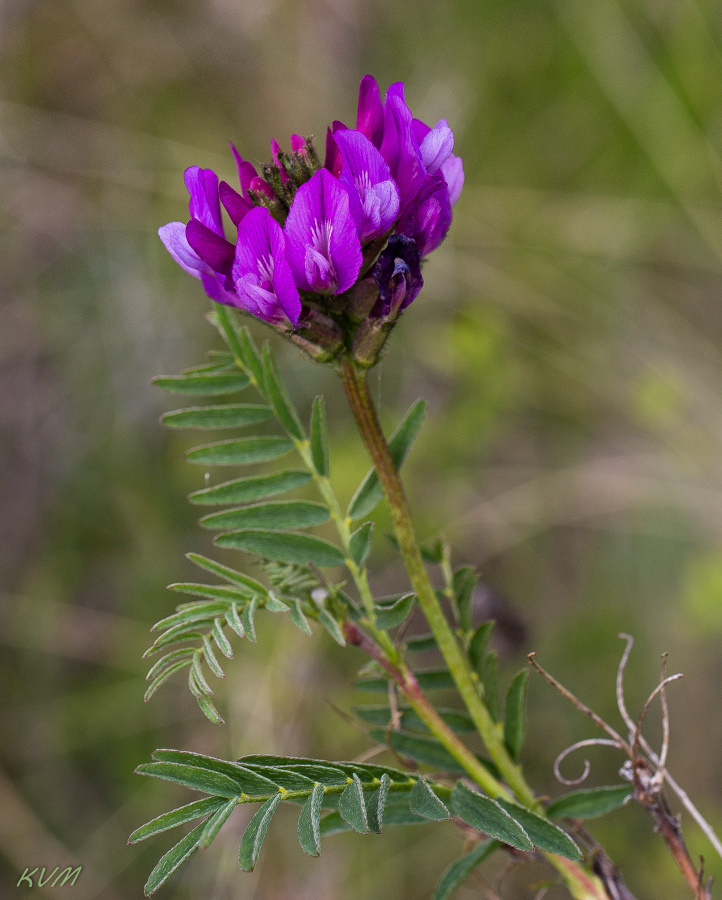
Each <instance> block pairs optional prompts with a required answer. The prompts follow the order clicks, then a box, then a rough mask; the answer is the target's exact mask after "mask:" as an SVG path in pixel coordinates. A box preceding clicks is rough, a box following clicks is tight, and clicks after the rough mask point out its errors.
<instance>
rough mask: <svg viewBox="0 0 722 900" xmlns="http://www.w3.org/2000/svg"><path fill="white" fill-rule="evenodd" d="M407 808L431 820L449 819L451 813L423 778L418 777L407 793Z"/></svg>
mask: <svg viewBox="0 0 722 900" xmlns="http://www.w3.org/2000/svg"><path fill="white" fill-rule="evenodd" d="M409 809H410V810H411V811H412V812H415V813H416V814H417V815H419V816H423V817H424V818H425V819H430V820H431V821H432V822H442V821H444V819H450V818H451V813H450V812H449V810H448V809H447V807H446V804H445V803H443V802H442V801H441V800H439V798H438V797H437V796H436V794H435V793H434V792H433V790H432V789H431V788H430V787H429V785H428V783H427V782H426V781H424V779H423V778H419V780H418V781H417V782H416V784H415V785H414V786H413V787H412V788H411V793H410V794H409Z"/></svg>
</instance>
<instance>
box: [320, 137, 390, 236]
mask: <svg viewBox="0 0 722 900" xmlns="http://www.w3.org/2000/svg"><path fill="white" fill-rule="evenodd" d="M334 140H335V142H336V145H337V146H338V149H339V152H340V154H341V158H342V168H341V175H340V178H339V180H340V181H341V184H343V185H344V187H345V188H346V189H347V190H348V195H349V204H350V209H351V215H352V216H353V219H354V222H355V223H356V228H357V230H358V235H359V238H360V239H361V243H362V244H366V243H368V242H369V241H370V240H373V238H376V237H378V236H379V235H381V234H384V233H385V232H386V231H388V230H389V228H391V226H392V225H393V223H394V222H395V221H396V217H397V215H398V212H399V203H400V198H399V190H398V188H397V187H396V184H395V183H394V181H393V180H392V178H391V171H390V169H389V167H388V165H387V164H386V162H385V160H384V158H383V157H382V156H381V154H380V153H379V151H378V150H377V149H376V147H374V145H373V144H372V143H371V141H370V140H369V139H368V138H367V137H366V136H365V135H363V134H361V132H360V131H353V130H351V129H345V130H339V131H337V132H336V134H335V136H334Z"/></svg>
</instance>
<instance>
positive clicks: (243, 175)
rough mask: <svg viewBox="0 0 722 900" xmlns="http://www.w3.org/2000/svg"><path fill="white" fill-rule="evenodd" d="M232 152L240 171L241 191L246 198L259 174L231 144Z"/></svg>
mask: <svg viewBox="0 0 722 900" xmlns="http://www.w3.org/2000/svg"><path fill="white" fill-rule="evenodd" d="M231 152H232V153H233V158H234V159H235V161H236V168H237V169H238V180H239V181H240V183H241V191H242V192H243V195H244V196H246V195H247V194H248V186H249V184H250V183H251V181H252V179H254V178H255V177H256V175H257V174H258V173H257V172H256V169H255V167H254V166H253V165H252V164H251V163H249V162H246V160H245V159H244V158H243V157H242V156H241V154H240V153H239V152H238V150H237V149H236V148H235V146H234V145H233V144H231Z"/></svg>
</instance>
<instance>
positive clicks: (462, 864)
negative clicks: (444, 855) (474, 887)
mask: <svg viewBox="0 0 722 900" xmlns="http://www.w3.org/2000/svg"><path fill="white" fill-rule="evenodd" d="M499 846H500V845H499V842H498V841H494V840H491V839H490V840H488V841H482V842H481V843H480V844H477V845H476V847H474V849H473V850H470V851H469V852H468V853H467V854H466V855H465V856H462V857H461V859H457V860H456V862H455V863H453V864H452V865H450V866H449V868H448V869H446V871H445V872H444V873H443V875H442V876H441V878H440V879H439V883H438V884H437V885H436V890H435V891H434V896H433V897H432V898H431V900H447V898H448V897H450V896H451V894H452V893H453V892H454V891H455V890H456V888H458V887H459V885H460V884H461V883H462V882H463V881H465V880H466V879H467V878H468V877H469V875H471V873H472V872H473V871H474V869H475V868H476V867H477V866H478V865H481V863H483V862H484V860H485V859H487V858H488V857H489V856H491V854H492V853H493V852H494V850H496V849H497V847H499Z"/></svg>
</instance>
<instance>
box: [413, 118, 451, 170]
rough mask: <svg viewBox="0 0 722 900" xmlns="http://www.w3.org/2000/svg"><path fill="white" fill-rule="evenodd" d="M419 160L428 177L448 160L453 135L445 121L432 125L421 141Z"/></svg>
mask: <svg viewBox="0 0 722 900" xmlns="http://www.w3.org/2000/svg"><path fill="white" fill-rule="evenodd" d="M419 149H420V150H421V159H422V161H423V163H424V166H426V171H427V173H428V174H429V175H433V174H434V172H436V171H437V170H438V169H440V168H441V166H442V165H443V164H444V163H445V162H446V160H447V159H448V158H449V156H450V154H451V151H452V150H453V149H454V133H453V132H452V130H451V129H450V128H449V125H448V123H447V121H446V119H441V120H440V121H439V122H437V123H436V125H434V127H433V128H432V129H431V130H430V131H429V132H428V134H427V135H426V136H425V137H424V139H423V140H422V141H421V146H420V148H419Z"/></svg>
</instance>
